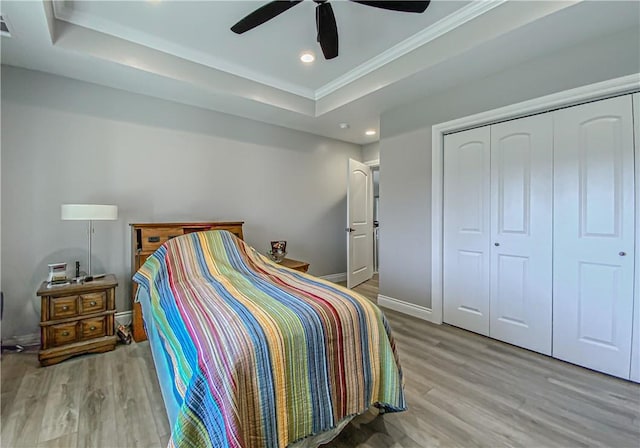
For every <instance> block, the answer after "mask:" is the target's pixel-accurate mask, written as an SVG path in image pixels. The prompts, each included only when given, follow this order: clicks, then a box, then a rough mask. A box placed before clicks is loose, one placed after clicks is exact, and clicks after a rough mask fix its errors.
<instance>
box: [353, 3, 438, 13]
mask: <svg viewBox="0 0 640 448" xmlns="http://www.w3.org/2000/svg"><path fill="white" fill-rule="evenodd" d="M351 1H352V2H355V3H361V4H363V5H367V6H374V7H376V8H382V9H390V10H392V11H402V12H416V13H423V12H424V11H425V10H426V9H427V7H428V6H429V3H431V0H426V1H422V2H418V1H406V2H405V1H375V0H372V1H360V0H351Z"/></svg>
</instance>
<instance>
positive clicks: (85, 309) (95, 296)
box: [80, 291, 107, 314]
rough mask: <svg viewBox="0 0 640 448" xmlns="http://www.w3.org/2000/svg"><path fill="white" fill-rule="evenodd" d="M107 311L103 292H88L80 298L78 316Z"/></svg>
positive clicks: (105, 294) (105, 296) (105, 297)
mask: <svg viewBox="0 0 640 448" xmlns="http://www.w3.org/2000/svg"><path fill="white" fill-rule="evenodd" d="M106 309H107V293H106V292H105V291H100V292H89V293H86V294H82V295H81V296H80V314H92V313H99V312H101V311H104V310H106Z"/></svg>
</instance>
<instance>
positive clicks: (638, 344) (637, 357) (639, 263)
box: [631, 93, 640, 383]
mask: <svg viewBox="0 0 640 448" xmlns="http://www.w3.org/2000/svg"><path fill="white" fill-rule="evenodd" d="M633 135H634V138H635V159H636V179H635V180H636V283H635V288H634V289H635V294H634V304H633V340H632V342H631V380H632V381H635V382H636V383H640V235H638V228H640V93H636V94H634V95H633Z"/></svg>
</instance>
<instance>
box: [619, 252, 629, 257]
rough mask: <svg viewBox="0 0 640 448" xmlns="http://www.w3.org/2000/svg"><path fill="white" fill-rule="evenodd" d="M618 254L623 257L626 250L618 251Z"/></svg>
mask: <svg viewBox="0 0 640 448" xmlns="http://www.w3.org/2000/svg"><path fill="white" fill-rule="evenodd" d="M618 255H620V256H621V257H624V256H625V255H627V253H626V252H618Z"/></svg>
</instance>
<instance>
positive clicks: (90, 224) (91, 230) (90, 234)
mask: <svg viewBox="0 0 640 448" xmlns="http://www.w3.org/2000/svg"><path fill="white" fill-rule="evenodd" d="M92 240H93V220H92V219H90V220H89V260H88V263H87V265H88V272H87V275H91V241H92Z"/></svg>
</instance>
